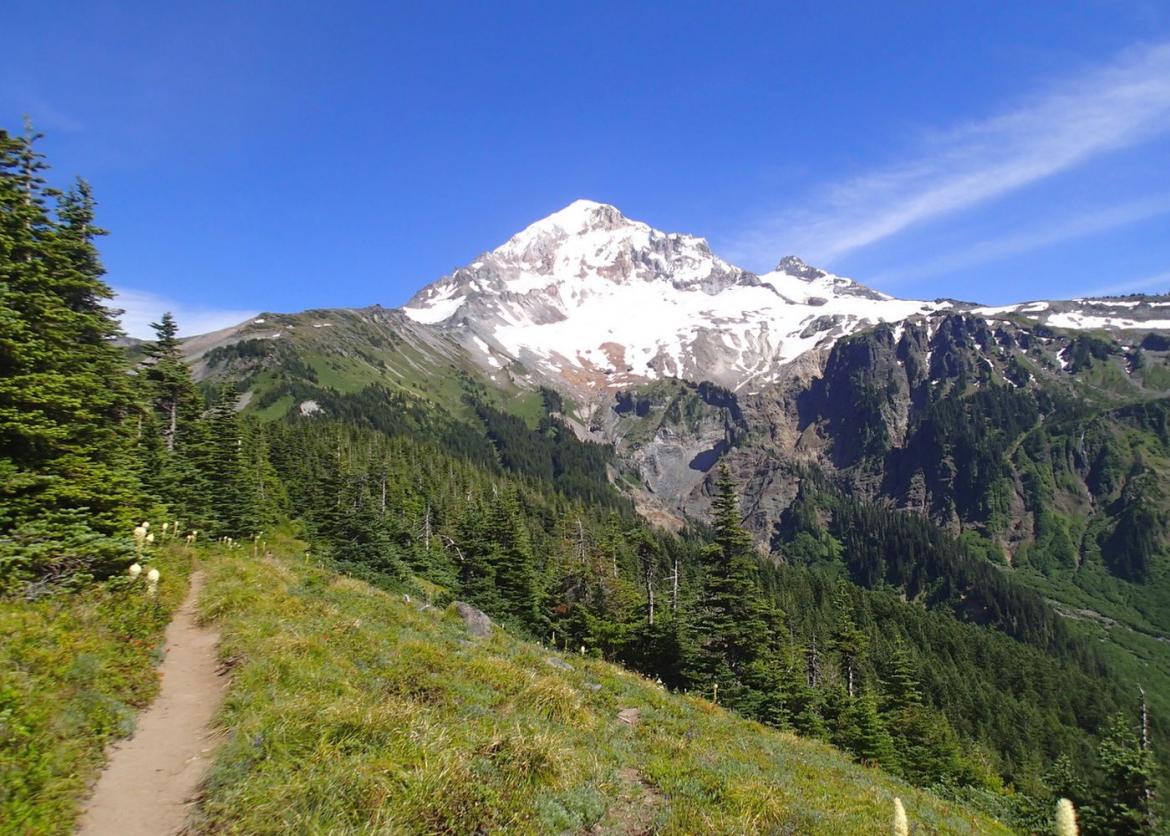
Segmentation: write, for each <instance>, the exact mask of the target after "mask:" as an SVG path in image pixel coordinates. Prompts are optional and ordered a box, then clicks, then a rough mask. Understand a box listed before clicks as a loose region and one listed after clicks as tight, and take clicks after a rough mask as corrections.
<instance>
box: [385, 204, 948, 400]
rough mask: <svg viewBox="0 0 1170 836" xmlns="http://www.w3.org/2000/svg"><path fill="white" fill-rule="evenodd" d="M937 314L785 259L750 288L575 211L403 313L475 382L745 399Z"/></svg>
mask: <svg viewBox="0 0 1170 836" xmlns="http://www.w3.org/2000/svg"><path fill="white" fill-rule="evenodd" d="M951 304H952V303H949V302H922V301H911V300H902V299H895V298H893V297H891V296H888V295H886V294H883V293H878V292H876V291H874V290H871V289H869V288H867V287H864V286H862V285H860V284H857V283H856V282H854V281H852V280H850V279H846V278H842V277H840V276H835V275H833V274H831V273H826V272H824V271H823V270H818V269H816V268H814V267H810V266H808V265H806V264H804V263H803V262H801V261H800V260H799V259H797V258H794V257H791V256H790V257H787V258H785V259H783V260H782V261H781V262H780V263H779V264H778V265H777V267H776V269H775V270H773V271H772V272H770V273H766V274H763V275H756V274H754V273H751V272H749V271H746V270H743V269H740V268H739V267H736V266H734V265H732V264H729V263H728V262H726V261H724V260H723V259H721V258H719V257H718V256H716V255H715V254H714V253H712V252H711V248H710V247H709V246H708V244H707V242H706V241H705V240H704V239H702V238H696V237H694V236H691V235H683V234H678V233H667V232H661V231H659V230H656V229H653V228H651V227H650V226H648V225H646V224H644V223H641V222H639V221H632V220H630V219H628V218H626V217H625V216H624V215H622V213H621V212H619V211H618V210H617V209H616V208H614V207H613V206H608V205H606V204H601V203H595V202H592V201H588V200H578V201H576V202H575V203H572V204H570V205H569V206H567V207H566V208H564V209H562V210H561V211H559V212H556V213H554V214H552V215H550V216H548V217H547V218H545V219H543V220H541V221H538V222H536V223H534V224H532V225H531V226H529V227H528V228H527V229H525V230H524V231H523V232H521V233H519V234H518V235H516V236H514V237H513V238H511V239H510V240H509V241H507V242H506V243H504V244H503V245H501V246H500V247H498V248H496V249H495V250H493V251H491V252H489V253H485V254H483V255H482V256H480V257H479V258H478V259H476V260H475V261H473V262H472V263H471V264H469V265H468V266H466V267H464V268H461V269H459V270H456V271H455V272H454V273H452V274H451V275H449V276H446V277H444V278H442V279H440V280H439V281H437V282H435V283H434V284H432V285H430V286H429V287H427V288H425V289H423V290H422V291H420V292H419V293H418V294H417V295H415V296H414V298H412V299H411V300H410V302H408V303H407V305H406V306H405V307H404V309H403V311H404V312H405V313H406V315H407V316H409V317H411V318H412V319H414V320H415V321H417V322H420V323H425V324H429V325H436V326H439V327H441V328H442V329H443V330H445V331H448V332H449V333H452V334H453V335H455V336H457V337H458V338H459V340H460V342H462V343H463V344H464V345H465V346H466V347H467V348H468V349H469V350H470V351H471V352H472V353H473V354H474V355H476V356H477V357H478V358H479V359H480V360H481V361H482V363H483V365H485V366H486V367H487V368H489V370H491V369H496V370H498V369H503V368H504V367H505V366H508V365H509V364H511V363H513V362H514V361H518V362H519V363H520V364H521V365H522V366H523V368H524V369H525V370H526V371H527V373H528V374H531V375H532V376H533V377H534V378H536V379H543V380H549V381H551V382H554V383H558V384H560V385H563V386H569V387H570V388H572V389H575V390H577V391H583V392H588V391H591V390H599V391H604V390H606V389H610V388H616V387H623V386H628V385H630V384H633V383H637V382H639V381H643V380H651V379H656V378H660V377H682V378H688V379H694V380H712V381H715V382H717V383H720V384H722V385H724V386H727V387H729V388H732V389H743V388H744V387H747V388H748V389H751V388H752V387H754V386H757V385H760V384H762V383H765V382H767V381H769V380H772V379H774V378H775V376H776V375H777V374H778V372H779V370H780V367H781V366H782V365H783V364H784V363H787V362H788V361H791V360H793V359H795V358H796V357H799V356H800V355H802V354H804V353H806V352H808V351H810V350H812V349H814V348H817V347H820V346H826V345H829V344H831V343H832V342H834V341H835V340H836V339H837V338H839V337H841V336H843V335H845V334H849V333H852V332H853V331H856V330H858V329H861V328H864V327H867V326H870V325H875V324H877V323H878V322H895V321H901V320H904V319H907V318H909V317H913V316H917V315H927V314H930V313H933V312H935V311H938V310H940V309H944V308H948V307H950V306H951ZM513 368H517V367H515V366H513Z"/></svg>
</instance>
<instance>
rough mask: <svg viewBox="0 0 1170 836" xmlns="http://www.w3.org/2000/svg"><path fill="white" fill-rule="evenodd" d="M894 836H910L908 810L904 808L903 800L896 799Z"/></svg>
mask: <svg viewBox="0 0 1170 836" xmlns="http://www.w3.org/2000/svg"><path fill="white" fill-rule="evenodd" d="M894 836H910V821H909V820H908V819H907V818H906V808H905V807H903V806H902V799H900V798H898V797H896V796H895V798H894Z"/></svg>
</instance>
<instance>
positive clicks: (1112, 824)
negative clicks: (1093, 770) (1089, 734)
mask: <svg viewBox="0 0 1170 836" xmlns="http://www.w3.org/2000/svg"><path fill="white" fill-rule="evenodd" d="M1097 757H1098V760H1099V761H1100V764H1101V771H1102V784H1101V791H1100V795H1099V798H1098V800H1097V802H1096V803H1095V804H1094V805H1093V807H1092V810H1091V811H1086V820H1087V821H1088V820H1091V821H1092V822H1093V823H1094V825H1095V827H1096V828H1099V829H1100V830H1101V831H1102V832H1108V833H1119V834H1128V833H1153V832H1154V831H1155V826H1156V822H1155V821H1154V811H1153V809H1152V807H1151V803H1150V802H1151V799H1152V797H1153V794H1154V790H1155V774H1156V768H1155V763H1154V756H1153V752H1151V751H1150V749H1149V748H1148V747H1147V746H1143V745H1142V739H1141V738H1140V737H1139V735H1138V734H1137V732H1135V731H1134V729H1133V727H1132V724H1131V723H1130V721H1129V719H1128V718H1127V717H1126V716H1125V715H1124V714H1118V715H1116V716H1115V717H1114V718H1113V719H1112V721H1111V722H1110V724H1109V727H1108V729H1106V731H1105V735H1104V737H1103V738H1102V740H1101V745H1100V747H1099V748H1098V751H1097Z"/></svg>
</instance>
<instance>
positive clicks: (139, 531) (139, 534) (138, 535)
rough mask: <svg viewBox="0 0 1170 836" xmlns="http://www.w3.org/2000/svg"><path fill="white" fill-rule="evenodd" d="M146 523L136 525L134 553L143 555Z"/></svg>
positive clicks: (136, 555)
mask: <svg viewBox="0 0 1170 836" xmlns="http://www.w3.org/2000/svg"><path fill="white" fill-rule="evenodd" d="M145 526H146V523H143V524H142V525H139V526H135V527H134V555H135V557H138V558H141V557H142V547H143V545H145V543H146V528H145Z"/></svg>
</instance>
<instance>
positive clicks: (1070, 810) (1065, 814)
mask: <svg viewBox="0 0 1170 836" xmlns="http://www.w3.org/2000/svg"><path fill="white" fill-rule="evenodd" d="M1080 832H1081V831H1080V828H1079V827H1078V826H1077V810H1076V808H1075V807H1073V803H1072V802H1071V801H1069V800H1068V799H1067V798H1062V799H1060V801H1058V802H1056V834H1057V836H1077V834H1078V833H1080Z"/></svg>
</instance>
